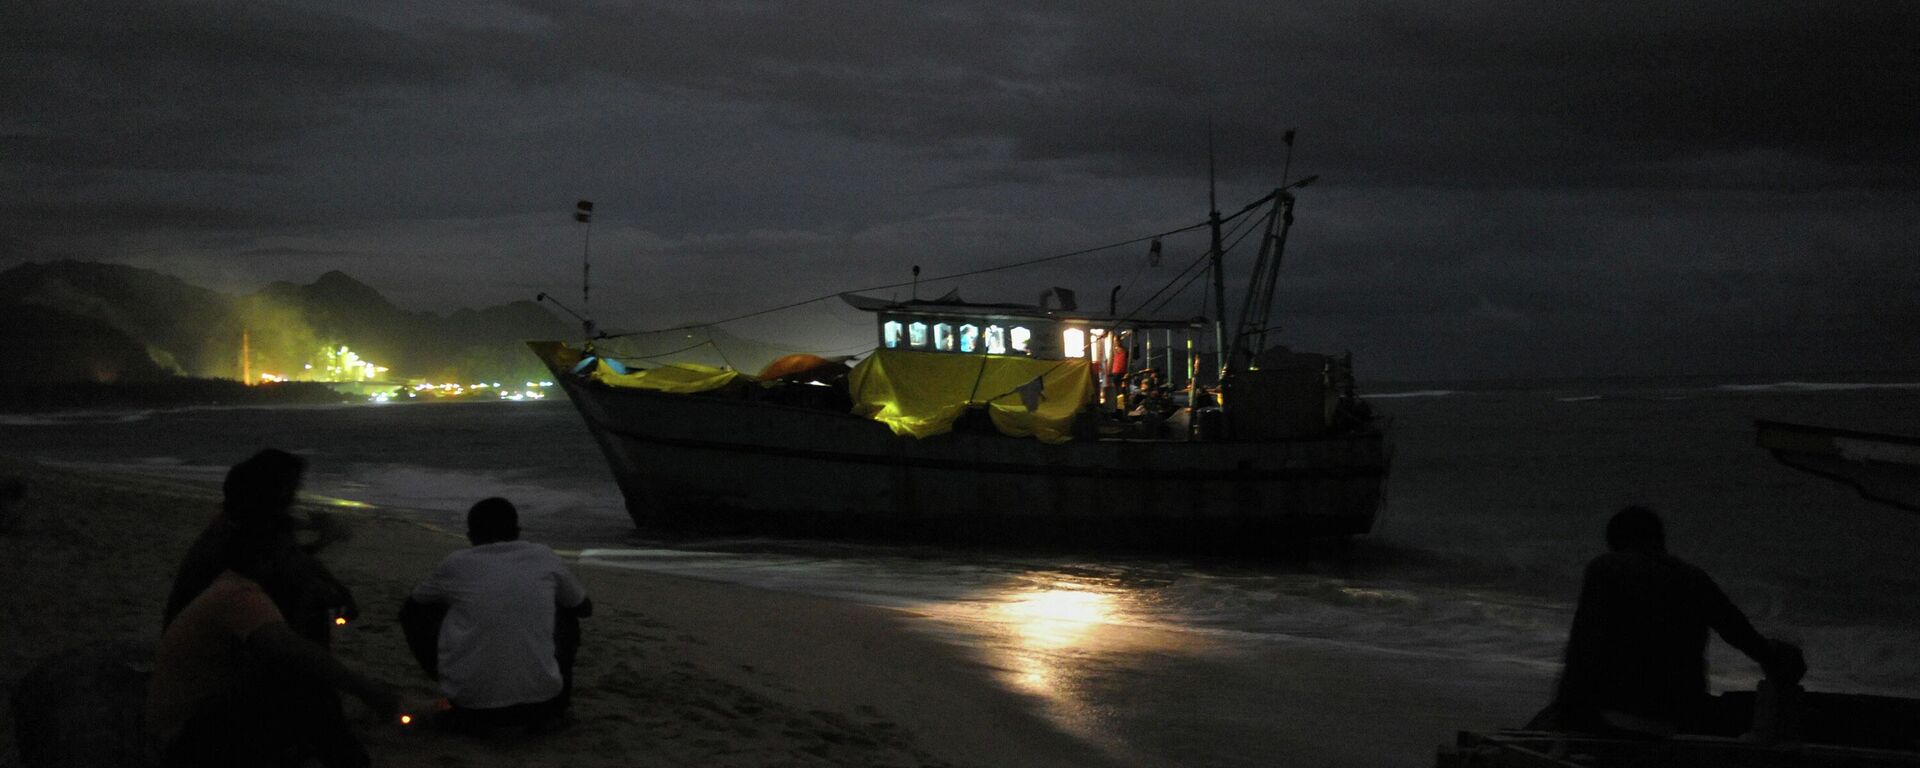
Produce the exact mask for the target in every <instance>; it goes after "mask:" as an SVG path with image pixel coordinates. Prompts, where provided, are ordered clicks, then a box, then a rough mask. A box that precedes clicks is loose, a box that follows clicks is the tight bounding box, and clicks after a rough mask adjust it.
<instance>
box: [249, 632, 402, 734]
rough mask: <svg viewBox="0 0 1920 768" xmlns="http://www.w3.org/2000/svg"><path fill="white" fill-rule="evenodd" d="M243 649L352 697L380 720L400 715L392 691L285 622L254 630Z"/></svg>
mask: <svg viewBox="0 0 1920 768" xmlns="http://www.w3.org/2000/svg"><path fill="white" fill-rule="evenodd" d="M246 647H247V650H249V651H251V652H253V653H254V654H255V655H257V656H258V657H259V658H260V659H262V660H264V661H266V662H267V663H269V664H271V665H274V666H277V667H280V668H284V669H289V670H292V671H293V672H295V673H296V674H300V675H304V676H307V677H309V678H312V679H315V680H320V681H323V682H325V683H326V684H327V685H329V686H331V687H333V688H335V689H337V690H342V691H346V692H347V693H350V694H353V696H354V697H355V698H357V699H359V700H361V701H364V702H366V703H367V706H369V707H372V708H373V710H374V711H375V712H378V713H379V714H380V717H381V718H382V719H386V720H391V719H393V717H394V716H395V715H396V714H398V713H399V711H400V698H399V697H398V696H396V695H394V693H393V691H392V690H391V689H389V688H387V686H385V685H383V684H381V683H379V682H376V681H374V680H373V679H371V678H368V677H366V676H364V675H361V674H360V673H358V672H355V671H353V670H351V669H348V668H347V667H346V666H345V665H343V664H341V663H340V660H338V659H335V658H334V657H333V654H330V653H327V652H326V650H325V649H322V648H321V647H320V646H318V645H315V644H313V643H312V642H309V641H308V640H306V639H305V638H302V637H300V636H299V635H297V634H294V632H293V629H292V628H290V627H288V626H287V623H286V622H284V621H276V622H273V623H270V624H265V625H262V626H261V627H259V628H258V629H255V630H253V631H252V632H251V633H249V634H248V635H247V637H246Z"/></svg>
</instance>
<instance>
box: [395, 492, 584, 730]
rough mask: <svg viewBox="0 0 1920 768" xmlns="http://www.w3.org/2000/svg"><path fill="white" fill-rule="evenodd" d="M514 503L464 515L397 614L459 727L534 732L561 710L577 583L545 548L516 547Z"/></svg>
mask: <svg viewBox="0 0 1920 768" xmlns="http://www.w3.org/2000/svg"><path fill="white" fill-rule="evenodd" d="M519 538H520V516H519V512H518V510H516V509H514V506H513V503H512V502H509V501H507V500H506V499H502V498H498V497H494V498H489V499H482V500H481V501H480V502H478V503H476V504H474V505H473V508H472V509H470V510H468V511H467V540H468V541H471V542H472V543H473V546H472V547H471V548H468V549H463V550H460V551H458V552H455V553H453V554H450V555H448V556H447V557H446V559H445V560H442V561H441V562H440V565H439V567H437V568H435V569H434V571H433V573H432V574H431V575H429V576H428V577H427V579H426V581H423V582H421V583H420V585H419V586H417V587H415V588H414V590H413V595H412V596H411V597H409V598H408V599H407V605H406V606H405V607H404V608H403V609H402V610H401V625H402V627H403V628H404V629H405V630H406V634H407V641H408V645H409V646H411V647H412V649H413V651H414V656H415V658H417V659H418V660H419V661H420V664H421V667H422V668H424V669H426V671H427V674H428V675H429V676H431V677H435V678H437V679H438V680H439V681H440V690H441V692H442V693H443V694H445V695H446V697H447V701H448V703H450V704H451V705H452V710H451V714H452V715H453V716H454V721H455V723H456V724H457V725H463V726H471V727H481V728H490V727H493V726H498V725H523V726H529V727H542V726H545V725H548V724H550V723H552V722H554V721H555V720H556V719H557V718H558V717H559V716H560V715H561V714H563V713H564V712H565V711H566V707H567V702H568V700H569V698H570V697H571V695H572V693H573V660H574V657H575V655H576V654H577V653H578V651H579V647H580V622H579V620H580V619H581V618H584V617H586V616H589V615H592V613H593V603H592V601H590V600H588V599H587V593H586V589H585V588H584V587H582V586H581V585H580V580H579V579H577V578H574V575H573V574H572V573H571V572H569V571H568V570H567V567H566V566H565V565H564V564H562V563H561V561H560V557H559V556H558V555H555V554H554V552H553V550H552V549H549V548H548V547H547V546H546V545H544V544H536V543H533V542H527V541H520V540H519Z"/></svg>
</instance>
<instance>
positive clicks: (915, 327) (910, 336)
mask: <svg viewBox="0 0 1920 768" xmlns="http://www.w3.org/2000/svg"><path fill="white" fill-rule="evenodd" d="M907 345H908V346H910V347H913V348H914V349H926V348H927V324H926V323H922V322H918V321H915V322H914V324H912V325H909V326H907Z"/></svg>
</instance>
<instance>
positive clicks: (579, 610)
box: [553, 565, 593, 619]
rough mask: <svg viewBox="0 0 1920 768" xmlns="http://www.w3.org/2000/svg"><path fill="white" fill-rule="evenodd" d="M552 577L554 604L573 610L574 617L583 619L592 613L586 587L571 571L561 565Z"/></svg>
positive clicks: (591, 602)
mask: <svg viewBox="0 0 1920 768" xmlns="http://www.w3.org/2000/svg"><path fill="white" fill-rule="evenodd" d="M556 575H557V576H558V578H556V579H554V587H553V593H554V594H553V599H554V604H555V605H558V606H560V607H561V608H564V609H567V610H570V611H572V612H573V615H574V617H575V618H580V619H584V618H586V617H588V616H592V615H593V601H592V600H588V599H587V588H586V587H584V586H581V585H580V580H579V579H577V578H574V575H573V572H572V571H569V570H567V568H566V566H564V565H562V566H560V567H559V569H558V573H557V574H556Z"/></svg>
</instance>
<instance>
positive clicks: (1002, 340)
mask: <svg viewBox="0 0 1920 768" xmlns="http://www.w3.org/2000/svg"><path fill="white" fill-rule="evenodd" d="M1006 353H1007V329H1005V328H1002V327H1000V326H997V325H989V326H987V354H989V355H1004V354H1006Z"/></svg>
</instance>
